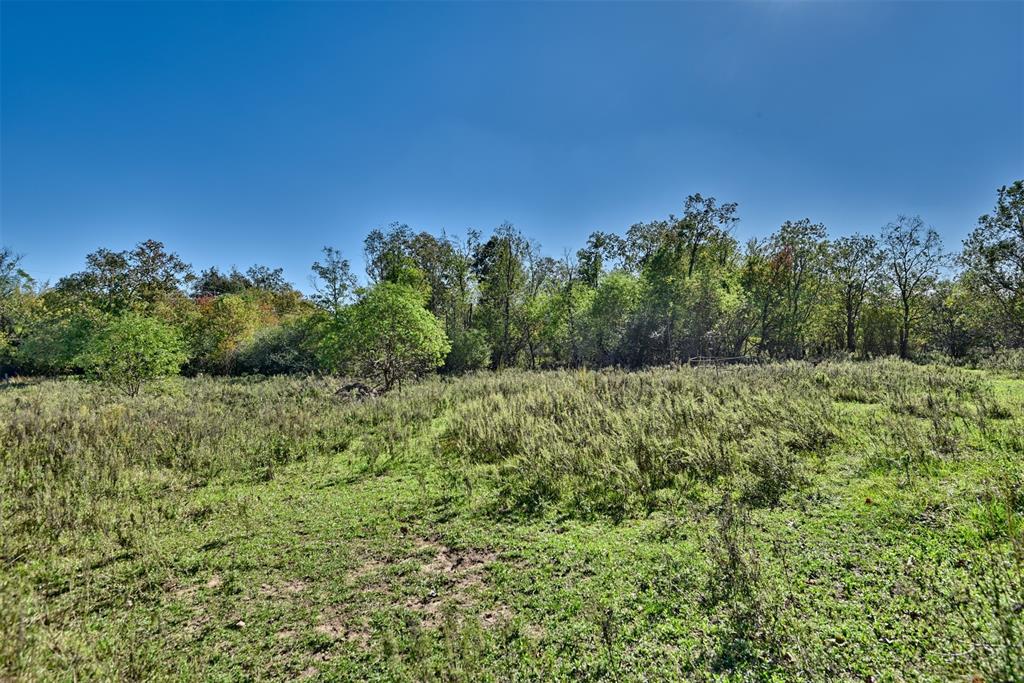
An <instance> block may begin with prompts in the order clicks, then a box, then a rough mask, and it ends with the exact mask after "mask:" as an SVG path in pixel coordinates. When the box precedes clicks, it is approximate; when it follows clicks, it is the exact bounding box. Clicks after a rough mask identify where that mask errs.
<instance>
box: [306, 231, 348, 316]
mask: <svg viewBox="0 0 1024 683" xmlns="http://www.w3.org/2000/svg"><path fill="white" fill-rule="evenodd" d="M323 252H324V260H323V261H314V262H313V273H314V276H313V289H314V290H316V293H315V294H314V295H313V302H314V303H316V305H317V306H319V307H320V308H322V309H323V310H325V311H327V312H328V313H329V314H330V315H331V316H332V317H334V318H339V317H340V316H341V312H342V310H344V308H345V306H347V305H348V304H349V300H350V299H351V297H352V295H353V294H354V293H355V289H356V277H355V275H353V274H352V269H351V267H350V266H349V263H348V259H347V258H344V257H343V256H342V255H341V251H340V250H339V249H335V248H334V247H324V249H323Z"/></svg>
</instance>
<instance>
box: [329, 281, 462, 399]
mask: <svg viewBox="0 0 1024 683" xmlns="http://www.w3.org/2000/svg"><path fill="white" fill-rule="evenodd" d="M340 327H341V329H340V334H339V335H338V338H339V339H340V344H341V346H342V358H343V359H344V363H343V365H344V366H347V367H349V368H350V369H351V370H352V371H353V372H354V373H355V374H356V375H358V376H360V377H365V378H367V379H370V380H373V381H376V382H377V383H378V384H379V386H380V388H381V389H383V390H384V391H388V390H390V389H391V388H392V387H393V386H395V385H396V384H397V385H399V386H401V383H402V381H403V380H405V379H408V378H410V377H415V376H417V375H421V374H423V373H424V372H426V371H428V370H433V369H434V368H437V367H439V366H440V365H441V364H442V363H444V358H445V356H446V355H447V354H448V351H449V350H450V349H451V344H450V343H449V342H448V337H446V336H445V333H444V329H443V328H442V327H441V323H440V322H439V321H438V319H437V318H436V317H434V315H433V314H432V313H430V312H429V311H428V310H426V309H425V308H423V301H422V297H421V296H420V294H419V293H418V292H416V291H415V290H413V289H411V288H409V287H406V286H404V285H397V284H394V283H390V282H384V283H381V284H379V285H377V286H376V287H374V288H373V289H371V290H370V291H368V292H367V293H366V295H365V296H364V297H363V298H362V299H360V300H359V302H358V303H356V304H354V305H353V306H351V307H350V308H349V309H347V310H346V311H345V315H344V316H343V317H342V319H341V321H340Z"/></svg>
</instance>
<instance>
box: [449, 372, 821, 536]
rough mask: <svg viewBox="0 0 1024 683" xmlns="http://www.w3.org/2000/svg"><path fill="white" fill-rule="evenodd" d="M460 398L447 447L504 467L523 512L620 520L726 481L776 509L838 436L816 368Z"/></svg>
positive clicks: (489, 385)
mask: <svg viewBox="0 0 1024 683" xmlns="http://www.w3.org/2000/svg"><path fill="white" fill-rule="evenodd" d="M458 391H459V392H462V393H463V394H464V396H465V399H464V400H463V401H460V402H457V405H456V407H455V409H454V411H453V415H452V417H451V419H450V422H449V426H448V429H447V431H446V433H445V436H444V438H445V444H446V445H447V447H448V449H449V451H450V452H451V453H452V454H454V455H455V456H457V457H458V458H460V459H462V460H464V461H465V462H467V463H470V464H474V463H492V464H496V465H497V474H496V483H497V486H498V489H499V491H500V496H501V498H502V499H503V500H504V501H505V503H506V504H507V505H509V506H511V507H519V508H523V509H526V510H533V509H536V508H538V507H540V506H541V505H543V504H546V503H558V502H562V503H565V504H567V505H568V506H569V507H570V508H571V509H572V510H573V511H575V512H577V513H581V514H584V515H585V514H590V513H605V514H610V515H612V516H614V517H622V516H624V515H626V514H629V513H630V512H639V511H648V510H651V509H654V508H655V507H657V506H658V501H659V499H660V498H662V497H663V495H662V492H664V491H666V490H673V489H675V490H678V489H681V488H682V489H685V488H686V487H687V483H688V482H692V481H698V482H703V483H707V484H713V483H714V482H716V481H717V480H719V479H720V478H722V477H732V478H735V479H736V480H737V481H738V482H740V485H741V487H742V489H743V491H744V495H745V497H746V499H747V500H748V502H750V503H752V504H757V505H774V504H776V503H778V501H779V499H780V497H781V496H782V495H783V494H784V493H785V492H786V491H787V490H789V489H790V488H792V487H793V486H795V485H797V484H799V482H800V481H801V480H802V479H803V470H804V468H805V465H804V461H805V460H806V457H807V456H808V455H809V454H822V453H824V452H825V450H827V448H828V447H829V445H830V444H831V443H832V442H833V441H834V440H835V439H836V437H837V430H838V424H837V417H836V414H835V412H834V410H833V409H832V402H831V401H830V400H829V397H828V394H827V392H826V390H825V389H824V388H822V387H821V386H820V385H819V384H818V383H816V382H815V381H814V374H813V369H812V368H810V366H799V365H796V364H792V365H780V366H772V367H769V368H749V367H748V368H728V369H691V368H679V369H658V370H648V371H644V372H636V373H627V372H621V371H603V372H548V373H509V374H506V375H504V376H500V377H495V378H491V377H485V376H479V377H477V378H474V379H473V380H469V381H467V382H465V383H463V386H461V387H460V388H459V389H458Z"/></svg>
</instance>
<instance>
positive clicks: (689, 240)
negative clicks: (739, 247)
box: [677, 192, 739, 277]
mask: <svg viewBox="0 0 1024 683" xmlns="http://www.w3.org/2000/svg"><path fill="white" fill-rule="evenodd" d="M737 222H739V218H738V217H737V216H736V203H735V202H727V203H725V204H718V202H717V200H716V199H715V198H714V197H704V196H702V195H701V194H700V193H699V192H698V193H697V194H691V195H690V196H689V197H687V198H686V204H685V205H684V206H683V217H682V218H681V219H680V220H679V221H678V223H677V224H678V228H677V229H678V232H679V239H680V240H681V241H682V242H683V243H684V244H685V245H686V251H687V257H688V258H687V266H686V275H687V277H692V276H693V271H694V269H695V268H696V267H697V260H698V258H699V256H700V254H701V250H702V249H704V248H705V247H707V246H708V245H710V244H712V243H714V242H716V241H719V240H723V239H726V238H727V237H728V236H729V233H730V232H731V231H732V229H733V227H734V226H735V225H736V223H737Z"/></svg>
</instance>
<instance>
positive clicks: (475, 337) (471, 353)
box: [443, 330, 491, 375]
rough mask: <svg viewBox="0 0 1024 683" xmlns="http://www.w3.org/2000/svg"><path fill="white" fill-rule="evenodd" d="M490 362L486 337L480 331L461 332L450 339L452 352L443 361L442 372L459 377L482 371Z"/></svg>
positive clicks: (489, 348) (489, 349) (489, 350)
mask: <svg viewBox="0 0 1024 683" xmlns="http://www.w3.org/2000/svg"><path fill="white" fill-rule="evenodd" d="M490 362H491V347H490V344H488V343H487V335H485V334H484V333H483V332H482V331H480V330H463V331H462V332H459V333H457V334H456V335H455V337H454V338H453V339H452V350H451V351H450V352H449V353H448V357H447V358H446V359H445V362H444V368H443V371H444V372H446V373H448V374H452V375H461V374H465V373H467V372H473V371H474V370H483V369H484V368H486V367H487V366H488V365H489V364H490Z"/></svg>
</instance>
